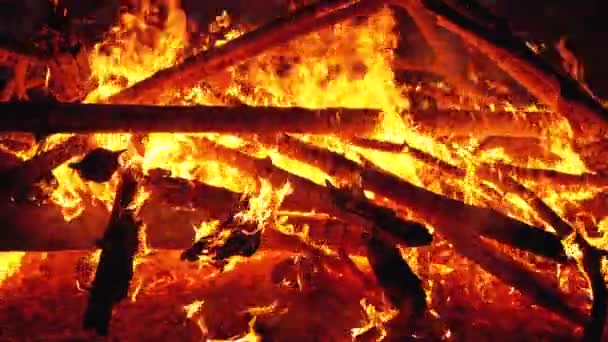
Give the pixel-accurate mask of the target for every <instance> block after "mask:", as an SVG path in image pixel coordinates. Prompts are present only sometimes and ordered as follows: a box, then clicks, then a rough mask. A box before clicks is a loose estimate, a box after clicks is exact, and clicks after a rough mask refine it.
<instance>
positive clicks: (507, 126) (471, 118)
mask: <svg viewBox="0 0 608 342" xmlns="http://www.w3.org/2000/svg"><path fill="white" fill-rule="evenodd" d="M408 118H411V120H412V121H413V123H414V125H415V126H416V127H417V128H418V129H420V130H421V131H422V132H425V133H430V134H432V135H433V136H436V137H439V136H454V135H464V136H468V135H472V136H474V137H476V138H479V139H484V138H486V137H489V136H506V137H520V138H527V137H533V138H538V137H543V136H544V135H546V134H547V129H548V128H549V127H550V125H551V123H554V122H556V120H558V118H557V117H556V116H555V115H552V114H550V113H543V112H526V113H512V112H504V111H502V112H500V111H499V112H476V111H462V110H445V109H444V110H432V111H416V112H414V113H410V114H408Z"/></svg>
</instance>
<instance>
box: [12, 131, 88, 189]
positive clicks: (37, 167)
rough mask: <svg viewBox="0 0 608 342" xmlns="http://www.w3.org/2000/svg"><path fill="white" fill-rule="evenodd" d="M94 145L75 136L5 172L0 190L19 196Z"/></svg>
mask: <svg viewBox="0 0 608 342" xmlns="http://www.w3.org/2000/svg"><path fill="white" fill-rule="evenodd" d="M92 148H93V145H92V144H91V143H90V140H89V138H88V137H86V136H82V135H75V136H73V137H70V138H69V139H67V140H66V141H64V142H62V143H60V144H58V145H57V146H55V147H53V148H51V149H50V150H48V151H45V152H42V153H40V154H38V155H37V156H35V157H33V158H31V159H29V160H26V161H24V162H23V163H21V164H19V165H17V166H16V167H14V168H12V169H9V170H7V171H5V172H4V173H3V174H2V176H1V177H0V178H1V179H2V180H1V181H0V189H2V191H3V192H4V193H5V194H7V195H9V196H17V195H19V194H21V193H23V192H24V191H26V190H27V189H28V188H29V187H30V186H31V185H32V184H34V183H35V182H36V181H38V180H40V179H41V178H42V177H44V176H46V175H47V174H50V173H51V171H53V170H54V169H55V168H56V167H58V166H60V165H61V164H63V163H65V162H67V161H69V160H70V159H72V158H74V157H76V156H79V155H82V154H85V153H86V152H87V151H88V150H90V149H92Z"/></svg>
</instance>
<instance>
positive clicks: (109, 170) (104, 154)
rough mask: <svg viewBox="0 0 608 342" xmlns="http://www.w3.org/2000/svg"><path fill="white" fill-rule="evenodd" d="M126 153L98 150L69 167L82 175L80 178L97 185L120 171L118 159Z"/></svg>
mask: <svg viewBox="0 0 608 342" xmlns="http://www.w3.org/2000/svg"><path fill="white" fill-rule="evenodd" d="M123 152H125V150H120V151H110V150H106V149H104V148H96V149H94V150H93V151H91V152H89V153H87V154H86V155H85V156H84V157H83V158H82V159H81V160H79V161H77V162H74V163H70V164H69V165H68V166H69V167H70V168H72V169H74V170H76V172H78V175H80V178H82V179H84V180H88V181H93V182H97V183H104V182H107V181H109V180H110V179H111V178H112V175H113V174H114V173H115V172H116V170H118V166H119V163H118V158H119V157H120V155H121V154H122V153H123Z"/></svg>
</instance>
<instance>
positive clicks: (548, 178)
mask: <svg viewBox="0 0 608 342" xmlns="http://www.w3.org/2000/svg"><path fill="white" fill-rule="evenodd" d="M492 167H494V168H496V170H497V171H498V172H499V173H501V174H508V175H511V176H513V177H515V178H518V179H524V180H530V181H534V182H536V183H546V184H551V185H554V186H594V187H600V188H605V187H607V186H608V177H606V176H605V175H603V174H595V173H583V174H580V175H574V174H570V173H564V172H559V171H555V170H544V169H530V168H525V167H521V166H515V165H510V164H505V163H495V164H493V165H492Z"/></svg>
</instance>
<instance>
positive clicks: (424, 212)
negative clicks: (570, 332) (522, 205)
mask: <svg viewBox="0 0 608 342" xmlns="http://www.w3.org/2000/svg"><path fill="white" fill-rule="evenodd" d="M261 139H262V141H263V142H264V143H266V144H270V145H271V146H273V147H275V146H276V147H277V149H278V150H279V152H281V153H282V154H285V155H287V156H289V157H291V158H293V159H297V160H300V161H303V162H306V163H309V164H311V165H314V166H316V167H318V168H320V169H321V170H324V171H325V172H328V173H329V174H332V175H335V176H337V177H340V178H342V179H345V180H347V181H353V180H356V179H359V177H360V179H361V186H362V187H363V188H364V189H366V190H370V191H373V192H375V193H376V194H378V195H381V196H384V197H387V198H389V199H393V200H395V201H396V202H398V203H399V204H401V205H404V206H405V207H407V208H409V209H411V210H412V211H414V212H415V213H416V214H417V215H420V217H422V218H423V221H425V222H429V223H431V224H433V225H435V222H439V221H442V222H446V223H447V222H450V220H451V219H450V217H452V215H453V214H454V213H459V215H462V217H463V219H464V218H465V217H466V219H464V220H465V221H466V222H469V223H470V225H471V226H467V228H466V230H467V231H475V232H476V233H477V234H482V235H483V236H486V237H488V238H491V239H495V240H497V241H500V242H502V243H506V244H508V245H510V246H513V247H517V248H520V249H524V250H528V251H530V252H533V253H536V254H539V255H543V256H546V257H549V258H552V259H554V260H557V261H560V262H565V260H566V256H565V254H564V251H563V248H562V245H561V242H560V240H559V239H558V238H557V237H555V236H554V235H552V234H550V233H547V232H545V231H543V230H541V229H538V228H536V227H531V226H529V225H527V224H525V223H522V222H519V221H516V220H513V219H511V218H509V217H507V216H504V215H502V214H500V213H499V212H497V211H494V210H492V209H486V208H481V207H475V206H469V205H466V204H464V203H462V202H459V201H456V200H452V199H450V198H447V197H443V196H441V195H438V194H435V193H433V192H430V191H428V190H426V189H423V188H419V187H416V186H414V185H412V184H410V183H408V182H406V181H405V180H402V179H400V178H398V177H396V176H393V175H391V174H388V173H379V172H372V171H370V170H373V168H372V169H370V168H364V167H363V166H361V165H359V164H357V163H355V162H353V161H351V160H349V159H346V158H345V157H343V156H341V155H339V154H337V153H333V152H330V151H328V150H326V149H323V148H319V147H316V146H313V145H310V144H307V143H304V142H302V141H301V140H298V139H295V138H292V137H289V136H281V137H279V138H278V139H276V140H275V141H274V142H273V141H271V140H270V139H268V138H261ZM410 150H411V151H414V152H418V153H417V155H420V158H427V160H423V161H424V162H427V163H430V164H431V165H440V166H441V165H443V166H445V167H444V168H442V171H444V172H448V174H450V175H452V176H455V177H464V176H465V175H466V173H464V172H463V171H462V170H460V169H459V168H457V167H454V166H452V165H449V164H447V163H445V162H442V161H438V160H437V159H435V158H432V157H431V156H429V155H428V154H426V153H424V152H422V151H418V150H415V149H411V148H410V149H409V150H408V151H410ZM417 155H416V157H418V156H417ZM429 157H430V158H432V159H428V158H429ZM437 162H441V163H440V164H437ZM383 184H393V185H394V186H396V187H397V189H395V191H397V192H398V193H400V192H401V191H403V193H407V194H408V196H411V198H399V197H397V198H395V197H394V196H391V194H394V192H393V191H391V192H389V193H385V192H384V191H385V189H386V188H385V187H384V185H383ZM401 187H402V188H403V189H399V188H401ZM378 190H380V191H378ZM416 199H419V200H416ZM438 205H439V207H437V206H438ZM439 208H441V209H439ZM437 220H439V221H437ZM463 222H464V221H463ZM463 229H465V228H463Z"/></svg>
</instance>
